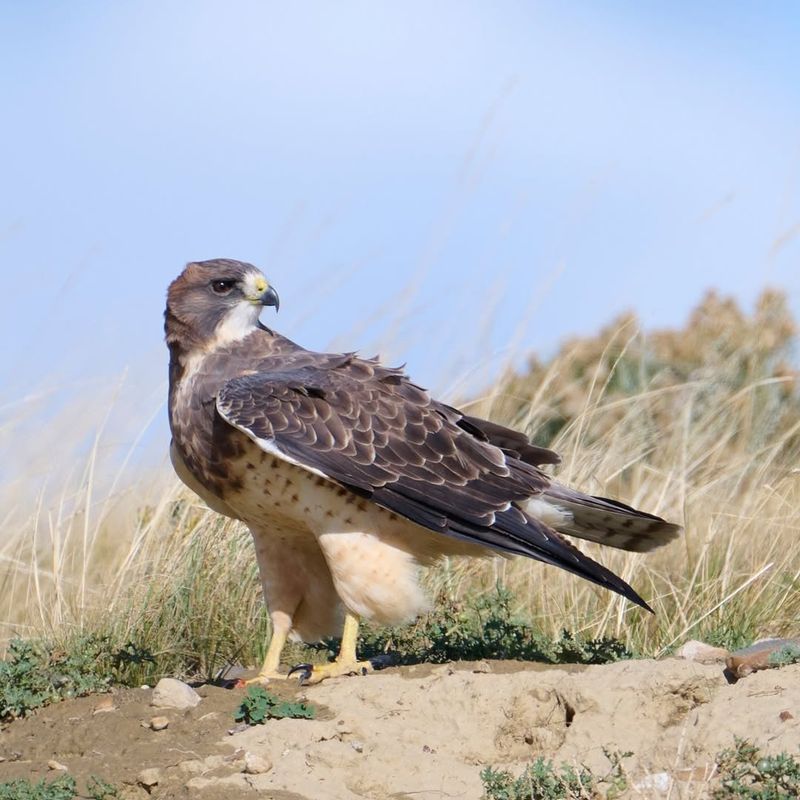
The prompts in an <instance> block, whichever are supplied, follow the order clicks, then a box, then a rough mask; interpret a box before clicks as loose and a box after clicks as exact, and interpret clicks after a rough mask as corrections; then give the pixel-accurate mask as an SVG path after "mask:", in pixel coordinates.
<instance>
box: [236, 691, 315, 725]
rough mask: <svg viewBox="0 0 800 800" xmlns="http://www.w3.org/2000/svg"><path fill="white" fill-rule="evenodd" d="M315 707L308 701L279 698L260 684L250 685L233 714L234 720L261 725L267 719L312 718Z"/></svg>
mask: <svg viewBox="0 0 800 800" xmlns="http://www.w3.org/2000/svg"><path fill="white" fill-rule="evenodd" d="M315 715H316V708H315V707H314V706H313V705H311V704H310V703H298V702H295V701H292V700H281V699H280V697H277V696H276V695H274V694H272V692H268V691H267V690H266V689H264V688H263V687H262V686H250V687H249V688H248V690H247V695H246V696H245V698H244V700H242V702H241V705H240V706H239V708H238V709H237V710H236V712H235V714H234V717H233V718H234V719H235V720H236V722H246V723H247V724H248V725H263V724H264V723H265V722H266V721H267V720H268V719H285V718H289V719H314V717H315Z"/></svg>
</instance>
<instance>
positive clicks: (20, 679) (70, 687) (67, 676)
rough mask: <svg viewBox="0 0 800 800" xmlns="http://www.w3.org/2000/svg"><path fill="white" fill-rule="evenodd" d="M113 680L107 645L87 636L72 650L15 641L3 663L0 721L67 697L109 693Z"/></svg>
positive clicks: (0, 671)
mask: <svg viewBox="0 0 800 800" xmlns="http://www.w3.org/2000/svg"><path fill="white" fill-rule="evenodd" d="M112 681H113V666H112V656H111V654H110V653H109V652H108V649H107V647H106V642H105V641H104V640H103V639H98V638H96V637H91V636H90V637H85V638H82V639H80V640H78V641H76V642H75V646H74V647H73V648H71V649H70V650H69V651H63V650H58V649H56V648H55V647H54V646H52V645H47V644H46V643H43V642H34V641H22V640H20V639H14V640H12V641H11V643H10V644H9V649H8V655H7V658H6V659H5V660H4V661H0V719H9V718H11V719H13V718H15V717H23V716H25V715H26V714H27V713H28V712H29V711H32V710H33V709H35V708H39V707H41V706H44V705H47V704H48V703H52V702H53V701H55V700H61V699H64V698H68V697H79V696H81V695H85V694H90V693H92V692H104V691H107V690H108V688H109V686H110V685H111V683H112Z"/></svg>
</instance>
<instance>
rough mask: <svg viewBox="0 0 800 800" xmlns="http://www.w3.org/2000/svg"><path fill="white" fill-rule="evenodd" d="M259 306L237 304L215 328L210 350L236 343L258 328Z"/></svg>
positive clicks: (245, 302) (245, 303)
mask: <svg viewBox="0 0 800 800" xmlns="http://www.w3.org/2000/svg"><path fill="white" fill-rule="evenodd" d="M260 313H261V306H259V305H256V304H255V303H248V302H247V301H244V302H242V303H237V304H236V306H234V307H233V308H232V309H231V310H230V311H229V312H228V314H227V315H226V316H225V319H223V321H222V323H221V324H220V325H219V326H218V327H217V331H216V335H215V336H214V338H213V340H212V341H211V348H210V349H212V350H215V349H216V348H218V347H224V346H225V345H228V344H231V343H232V342H238V341H240V340H241V339H244V337H245V336H248V335H249V334H251V333H252V332H253V331H254V330H255V329H256V327H257V326H258V315H259V314H260Z"/></svg>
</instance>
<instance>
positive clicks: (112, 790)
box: [86, 775, 119, 800]
mask: <svg viewBox="0 0 800 800" xmlns="http://www.w3.org/2000/svg"><path fill="white" fill-rule="evenodd" d="M86 794H87V796H88V797H90V798H91V800H111V798H115V797H119V792H118V790H117V787H116V786H114V784H113V783H109V782H108V781H104V780H103V779H102V778H98V777H97V776H96V775H92V776H90V778H89V782H88V783H87V785H86Z"/></svg>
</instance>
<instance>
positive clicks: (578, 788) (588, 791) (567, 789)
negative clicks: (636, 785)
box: [481, 751, 632, 800]
mask: <svg viewBox="0 0 800 800" xmlns="http://www.w3.org/2000/svg"><path fill="white" fill-rule="evenodd" d="M604 752H605V755H606V757H607V758H608V759H609V762H610V764H611V768H610V769H609V771H608V772H607V773H606V774H605V775H599V776H598V775H595V774H594V773H593V772H592V771H591V770H590V769H588V768H587V767H585V766H571V765H570V764H562V765H561V767H560V768H557V767H555V766H554V765H553V762H552V761H548V760H546V759H544V758H541V757H539V758H537V759H536V760H535V761H534V762H533V763H531V764H529V765H528V766H527V767H526V768H525V770H524V771H523V772H522V774H521V775H519V776H518V777H514V776H513V775H512V774H511V773H510V772H508V771H507V770H495V769H492V768H491V767H487V768H486V769H484V770H483V771H482V772H481V780H482V781H483V796H484V798H485V800H589V799H590V798H600V797H604V798H607V800H614V798H617V797H619V796H620V795H621V794H622V792H624V791H625V790H626V789H627V788H628V779H627V776H626V775H625V772H624V769H623V766H622V761H623V760H624V759H626V758H629V757H630V756H631V755H632V754H631V753H617V752H611V751H604Z"/></svg>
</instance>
